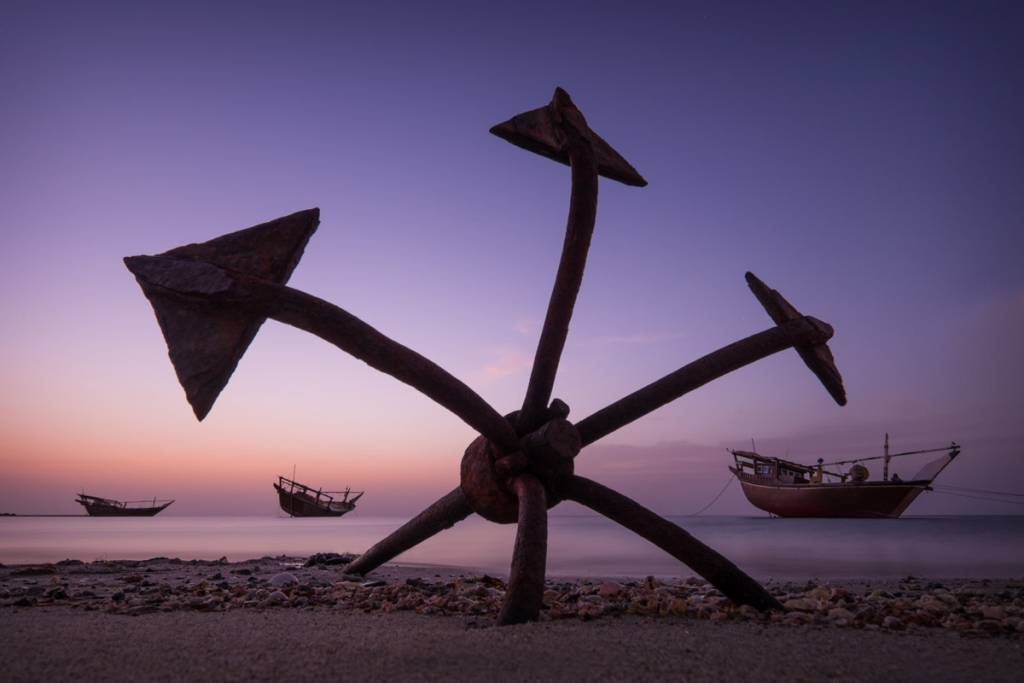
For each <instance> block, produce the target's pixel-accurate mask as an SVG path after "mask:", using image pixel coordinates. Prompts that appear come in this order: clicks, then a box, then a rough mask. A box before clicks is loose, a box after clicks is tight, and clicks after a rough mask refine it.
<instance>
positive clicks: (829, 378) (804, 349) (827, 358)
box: [746, 272, 846, 406]
mask: <svg viewBox="0 0 1024 683" xmlns="http://www.w3.org/2000/svg"><path fill="white" fill-rule="evenodd" d="M746 278H747V285H748V286H749V287H750V291H752V292H753V293H754V296H756V297H757V300H758V301H760V302H761V306H763V307H764V310H765V311H767V313H768V315H769V316H770V317H771V319H772V320H773V321H774V322H775V324H776V325H782V324H784V323H787V322H789V321H790V320H793V319H795V318H803V317H807V318H808V319H810V320H812V321H813V322H815V323H816V324H819V325H823V326H825V328H826V329H828V331H829V336H831V334H832V332H831V330H832V328H831V327H830V326H829V325H828V324H827V323H823V322H821V321H820V320H817V319H814V318H810V316H804V315H803V314H802V313H800V311H798V310H796V308H795V307H794V306H793V304H791V303H789V302H788V301H786V299H785V297H783V296H782V295H781V294H779V293H778V292H777V291H776V290H774V289H772V288H770V287H769V286H768V285H766V284H765V283H763V282H762V281H761V280H759V279H758V277H757V276H756V275H754V274H753V273H749V272H748V273H747V274H746ZM796 352H797V353H798V354H800V358H801V359H802V360H803V361H804V365H806V366H807V367H808V368H809V369H810V371H811V372H813V373H814V374H815V376H816V377H817V378H818V380H819V381H820V382H821V383H822V384H823V385H825V389H826V390H827V391H828V393H829V395H830V396H832V398H833V400H835V402H836V403H838V404H839V405H841V406H845V405H846V389H845V388H844V387H843V376H842V375H840V374H839V368H837V367H836V361H835V358H834V357H833V356H832V350H831V349H829V347H828V344H813V345H809V346H798V347H796Z"/></svg>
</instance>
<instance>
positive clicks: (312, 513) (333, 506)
mask: <svg viewBox="0 0 1024 683" xmlns="http://www.w3.org/2000/svg"><path fill="white" fill-rule="evenodd" d="M274 489H275V490H276V491H277V497H278V501H279V502H280V504H281V509H282V510H284V512H286V513H287V514H289V515H291V516H292V517H341V516H342V515H345V514H348V513H349V512H352V510H353V509H355V505H352V504H350V503H340V502H332V503H330V504H329V505H324V504H323V502H322V501H321V502H319V503H318V502H317V501H316V500H315V499H314V498H313V497H311V496H308V495H306V494H304V493H299V492H297V491H295V492H292V491H289V490H288V489H285V488H282V487H281V486H279V485H277V484H274Z"/></svg>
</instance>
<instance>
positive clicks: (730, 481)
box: [686, 474, 736, 517]
mask: <svg viewBox="0 0 1024 683" xmlns="http://www.w3.org/2000/svg"><path fill="white" fill-rule="evenodd" d="M735 478H736V475H735V474H734V475H732V476H731V477H729V481H727V482H725V487H724V488H722V490H721V491H719V492H718V495H717V496H715V500H713V501H711V502H710V503H708V504H707V505H705V506H704V507H702V508H701V509H700V510H697V511H696V512H694V513H693V514H692V515H686V516H687V517H696V516H697V515H699V514H700V513H702V512H704V511H705V510H707V509H708V508H709V507H711V506H712V505H714V504H715V501H717V500H718V499H719V498H721V497H722V494H723V493H725V489H727V488H729V484H731V483H732V480H733V479H735Z"/></svg>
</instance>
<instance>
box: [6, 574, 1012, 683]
mask: <svg viewBox="0 0 1024 683" xmlns="http://www.w3.org/2000/svg"><path fill="white" fill-rule="evenodd" d="M255 568H258V569H255ZM254 569H255V571H254ZM289 575H290V577H291V578H293V579H294V582H292V581H290V580H289ZM813 583H814V582H812V583H811V584H806V585H805V584H801V585H799V586H797V585H787V586H775V587H772V589H773V590H774V591H775V592H776V593H777V594H779V596H780V599H781V598H785V599H786V600H787V601H789V600H797V599H799V600H802V601H804V602H813V601H814V600H815V599H816V598H815V596H817V599H819V600H820V602H819V603H818V606H819V608H818V609H817V611H806V610H804V608H803V607H801V608H800V609H792V610H791V614H790V615H786V616H783V615H778V614H776V615H764V614H757V613H750V612H749V611H742V610H740V609H738V608H735V606H731V605H729V604H726V602H725V601H723V600H722V599H721V598H720V597H717V595H716V591H714V590H713V589H711V588H710V587H708V586H705V585H700V582H696V581H692V580H691V581H690V582H689V583H687V582H685V581H678V582H672V581H669V582H657V581H650V580H648V581H646V582H645V580H644V579H643V578H639V579H630V578H629V577H601V578H597V579H592V580H582V579H574V580H569V579H564V578H563V579H552V580H550V581H549V587H550V589H551V590H550V592H549V595H548V599H547V602H549V607H548V608H547V609H545V611H544V616H543V618H542V620H541V621H539V622H537V623H531V624H524V625H519V626H512V627H496V626H495V625H494V624H495V618H494V617H495V614H494V612H493V611H492V610H491V607H492V606H496V605H497V604H500V598H501V596H502V589H503V584H502V577H485V576H481V575H479V574H477V573H475V572H472V571H469V570H465V569H460V568H451V567H408V566H401V565H390V566H388V567H384V568H382V569H381V570H379V571H378V572H375V573H373V574H371V575H369V576H368V577H365V578H359V577H352V576H347V575H345V574H344V567H343V566H320V567H309V568H306V567H301V566H299V564H298V562H297V561H296V558H261V559H258V560H250V561H247V562H240V563H212V562H180V561H176V560H166V559H160V560H153V561H150V562H144V563H139V562H123V563H118V562H97V563H91V564H82V563H78V564H75V563H67V564H61V565H56V566H54V565H50V566H18V567H0V645H2V651H3V666H2V667H0V681H44V680H45V681H72V680H73V681H76V682H82V681H100V680H102V681H129V680H130V681H136V682H137V681H147V682H149V681H182V680H188V681H214V680H217V681H234V680H239V681H242V680H245V681H298V680H306V681H311V680H325V681H326V680H330V681H335V680H337V681H385V680H387V681H512V680H515V681H575V680H587V681H604V680H609V681H610V680H615V681H835V682H840V681H850V682H852V681H872V682H877V681H901V682H913V681H928V682H929V683H935V682H938V681H1011V680H1018V679H1019V677H1020V675H1021V671H1022V670H1024V627H1021V628H1020V630H1018V626H1019V625H1020V623H1021V621H1020V617H1021V607H1022V606H1024V601H1022V598H1024V584H1022V583H1021V582H1020V581H1012V580H1007V581H981V582H977V581H976V582H956V581H955V580H950V579H946V580H943V581H941V582H940V581H935V580H929V581H925V580H924V579H920V578H912V577H908V579H907V580H905V581H903V582H888V583H887V584H885V585H881V584H880V583H878V582H875V583H874V584H872V583H871V582H853V581H848V582H844V585H843V586H839V585H832V586H820V585H818V586H816V585H813ZM275 584H280V585H275ZM955 584H959V585H955ZM225 586H226V587H225ZM275 592H280V593H281V594H282V595H283V596H284V597H285V599H280V598H272V597H271V596H273V595H274V594H275ZM897 594H899V595H897ZM825 595H831V597H830V598H828V599H825V598H824V596H825ZM941 595H948V596H955V598H956V601H958V604H960V605H965V606H966V607H963V608H960V610H959V611H956V613H955V615H954V614H945V615H943V616H942V619H940V620H938V621H930V622H929V621H928V620H926V619H925V620H922V618H921V617H920V616H919V615H920V614H921V613H923V608H921V607H920V605H925V606H931V600H932V598H929V597H928V596H936V597H937V596H941ZM339 596H341V597H339ZM373 596H376V597H373ZM837 596H838V597H837ZM114 598H118V599H114ZM303 598H305V600H303ZM403 600H405V601H407V602H406V604H405V607H399V605H400V604H401V603H402V601H403ZM946 600H947V604H950V603H952V602H953V598H952V597H948V598H946ZM563 603H564V604H565V605H570V604H571V605H572V606H573V609H575V610H576V611H575V612H572V613H570V612H569V611H568V607H567V608H566V611H564V612H558V609H557V608H558V606H559V605H562V604H563ZM684 603H685V604H686V605H687V609H682V608H681V607H682V605H683V604H684ZM434 604H437V605H442V607H440V608H436V609H434V610H433V613H426V612H427V611H429V610H428V609H427V608H430V607H431V606H432V605H434ZM792 604H794V605H796V604H797V603H792ZM913 604H916V605H918V607H914V606H912V605H913ZM936 604H938V603H937V602H936ZM413 605H415V606H416V607H415V608H414V607H412V606H413ZM835 605H842V606H844V608H846V609H847V611H848V612H850V613H851V614H852V613H853V612H855V611H858V610H859V612H858V613H860V614H861V615H862V616H863V614H865V613H866V612H864V610H865V609H866V608H867V607H871V608H872V609H873V610H875V611H876V616H875V617H872V619H874V621H875V622H878V623H870V622H871V619H868V620H867V621H865V620H864V619H861V620H859V621H858V620H855V619H845V620H844V619H842V618H839V617H836V616H835V614H833V616H831V617H830V616H828V615H829V612H830V610H834V609H836V607H835ZM893 605H895V606H899V607H901V609H902V611H897V612H893V614H896V615H897V616H899V617H900V618H902V619H903V620H905V621H906V624H904V626H903V627H896V626H893V628H889V627H886V626H883V625H882V623H884V622H883V621H882V619H881V616H880V615H881V613H882V612H881V610H883V606H889V607H892V606H893ZM673 606H675V607H677V608H679V609H676V610H674V611H673V609H672V608H673ZM982 606H984V607H985V608H986V609H987V610H989V611H988V612H986V613H985V614H982V613H981V611H980V610H981V608H982ZM996 608H998V609H999V613H998V614H997V613H994V612H993V611H992V610H995V609H996ZM588 610H589V611H588ZM702 610H703V611H702ZM553 613H555V614H558V615H560V616H556V617H552V614H553ZM886 613H888V612H886ZM841 616H842V615H840V617H841ZM954 616H956V617H957V619H959V620H957V619H954V618H953V617H954ZM996 616H1002V617H1003V618H1002V620H997V619H995V618H989V617H996ZM922 621H923V623H918V622H922ZM894 624H895V622H890V625H894ZM967 625H969V627H968V626H967Z"/></svg>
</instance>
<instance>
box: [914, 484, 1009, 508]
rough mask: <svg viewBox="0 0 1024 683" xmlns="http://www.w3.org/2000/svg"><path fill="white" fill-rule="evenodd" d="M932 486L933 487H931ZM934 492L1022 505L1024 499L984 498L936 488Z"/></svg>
mask: <svg viewBox="0 0 1024 683" xmlns="http://www.w3.org/2000/svg"><path fill="white" fill-rule="evenodd" d="M932 488H934V487H932ZM934 493H941V494H943V495H946V496H957V497H958V498H973V499H974V500H987V501H988V502H990V503H1008V504H1009V505H1024V501H1017V500H1002V499H1000V498H985V497H983V496H969V495H967V494H966V493H952V492H950V491H939V490H936V491H934Z"/></svg>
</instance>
